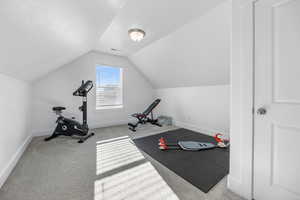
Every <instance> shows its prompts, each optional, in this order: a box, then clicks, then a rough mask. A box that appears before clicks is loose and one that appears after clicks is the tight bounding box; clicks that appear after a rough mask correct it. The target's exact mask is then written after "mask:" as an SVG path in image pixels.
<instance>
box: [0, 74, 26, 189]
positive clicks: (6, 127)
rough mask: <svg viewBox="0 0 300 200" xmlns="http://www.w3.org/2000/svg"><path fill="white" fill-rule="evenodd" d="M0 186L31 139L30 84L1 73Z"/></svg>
mask: <svg viewBox="0 0 300 200" xmlns="http://www.w3.org/2000/svg"><path fill="white" fill-rule="evenodd" d="M0 85H1V98H0V107H1V112H0V121H1V139H0V187H1V186H2V184H3V183H4V181H5V180H6V178H7V177H8V175H9V173H10V172H11V170H12V169H13V167H14V165H15V163H16V162H17V160H18V158H19V157H20V156H21V155H22V152H23V150H24V149H25V147H26V146H27V144H28V142H29V141H30V139H31V134H30V133H31V132H30V130H29V129H30V121H29V120H30V113H31V112H32V110H31V108H30V106H31V102H30V98H31V86H30V84H28V83H26V82H23V81H19V80H16V79H14V78H11V77H8V76H5V75H2V74H0Z"/></svg>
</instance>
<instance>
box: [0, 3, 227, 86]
mask: <svg viewBox="0 0 300 200" xmlns="http://www.w3.org/2000/svg"><path fill="white" fill-rule="evenodd" d="M224 1H225V0H201V1H199V0H189V1H182V0H88V1H86V0H41V1H37V0H23V1H19V0H1V1H0V24H1V33H0V44H1V45H0V73H4V74H7V75H10V76H13V77H15V78H18V79H22V80H28V81H33V80H36V79H38V78H40V77H42V76H44V75H46V74H47V73H48V72H50V71H53V70H55V69H56V68H58V67H61V66H63V65H64V64H66V63H69V62H71V61H72V60H74V59H76V58H77V57H79V56H80V55H82V54H85V53H87V52H88V51H90V50H100V51H104V52H106V53H111V54H117V55H122V56H127V57H129V58H130V59H131V60H132V61H133V62H134V63H135V64H136V65H137V67H138V68H139V69H140V71H142V72H143V73H144V75H145V76H146V77H147V78H148V79H149V80H151V81H152V83H153V84H154V85H155V86H156V87H177V86H181V85H199V84H217V83H223V82H226V79H227V74H228V73H227V72H226V70H227V69H226V67H225V68H224V66H226V64H227V56H228V53H229V50H228V48H227V47H228V46H227V44H228V43H227V42H228V41H227V39H228V38H227V36H228V34H229V32H227V31H228V30H227V29H228V27H227V26H228V18H229V16H230V14H229V13H228V12H227V10H228V9H227V10H226V9H225V8H224V9H219V10H217V11H212V10H215V9H214V7H216V6H217V5H219V4H220V3H222V2H224ZM223 7H225V6H223ZM218 12H220V13H218ZM227 15H228V16H227ZM208 20H211V22H210V23H211V25H209V22H208ZM136 27H137V28H142V29H144V30H145V31H146V37H145V39H144V40H142V42H140V43H134V42H132V41H131V40H130V39H129V38H128V33H127V31H128V29H130V28H136ZM182 27H186V28H188V29H189V30H193V32H190V31H187V30H186V28H184V29H183V28H182ZM217 32H219V33H218V34H217ZM192 38H193V39H192ZM225 40H226V41H225ZM111 48H116V49H119V50H121V51H118V52H115V51H111ZM227 50H228V52H226V51H227ZM208 54H214V55H215V57H214V58H212V57H210V58H206V57H207V55H208ZM223 54H224V55H223ZM225 54H226V55H225ZM225 57H226V58H225ZM221 63H223V64H221ZM194 68H196V71H195V70H194ZM182 69H185V72H183V73H181V72H182V71H183V70H182ZM206 69H209V70H208V71H210V70H212V72H210V74H208V73H207V70H206ZM215 70H218V71H219V72H218V73H219V75H215V76H214V77H213V73H214V72H213V71H215ZM170 71H171V72H172V77H174V78H172V81H165V80H164V79H166V78H167V79H168V80H169V78H168V77H169V76H170ZM180 71H181V72H180ZM195 72H196V73H197V74H198V72H199V73H200V75H199V74H198V76H197V75H195V74H196V73H195ZM223 72H224V74H226V75H225V76H226V77H225V78H224V77H221V75H220V74H222V73H223ZM158 74H159V76H158ZM183 75H184V76H183ZM185 76H186V77H185ZM188 76H190V77H189V78H188ZM196 79H197V80H196ZM212 79H215V81H213V80H212ZM167 82H168V83H167Z"/></svg>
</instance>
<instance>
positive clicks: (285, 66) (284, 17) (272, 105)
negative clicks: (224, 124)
mask: <svg viewBox="0 0 300 200" xmlns="http://www.w3.org/2000/svg"><path fill="white" fill-rule="evenodd" d="M254 16H255V112H256V113H255V115H254V116H255V117H254V188H253V189H254V198H255V200H294V199H298V200H299V199H300V0H258V1H256V2H255V9H254Z"/></svg>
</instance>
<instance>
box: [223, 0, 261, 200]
mask: <svg viewBox="0 0 300 200" xmlns="http://www.w3.org/2000/svg"><path fill="white" fill-rule="evenodd" d="M255 1H256V0H233V1H232V2H233V8H232V58H231V105H230V106H231V116H230V121H231V123H230V137H231V142H230V145H231V146H230V147H231V148H230V174H229V178H228V188H229V189H230V190H233V191H234V192H236V193H237V194H239V195H241V196H243V197H244V198H246V199H252V197H253V190H252V187H253V177H252V176H253V113H252V112H253V95H254V93H253V65H254V60H253V59H254V57H253V55H254V46H253V45H254V15H253V14H254V13H253V9H254V2H255Z"/></svg>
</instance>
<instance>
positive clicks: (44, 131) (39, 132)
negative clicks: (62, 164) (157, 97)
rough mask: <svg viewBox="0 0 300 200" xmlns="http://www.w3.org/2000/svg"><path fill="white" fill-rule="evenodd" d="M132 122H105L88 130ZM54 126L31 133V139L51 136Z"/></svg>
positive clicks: (92, 125) (90, 126) (91, 126)
mask: <svg viewBox="0 0 300 200" xmlns="http://www.w3.org/2000/svg"><path fill="white" fill-rule="evenodd" d="M132 121H133V120H128V119H127V120H119V121H114V122H106V123H101V124H100V123H99V124H91V125H89V128H90V129H97V128H104V127H110V126H120V125H126V124H127V123H129V122H132ZM55 126H56V125H55V124H54V126H53V128H52V129H48V130H41V131H33V134H32V135H33V137H38V136H47V135H51V134H52V132H53V130H54V129H55Z"/></svg>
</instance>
